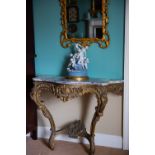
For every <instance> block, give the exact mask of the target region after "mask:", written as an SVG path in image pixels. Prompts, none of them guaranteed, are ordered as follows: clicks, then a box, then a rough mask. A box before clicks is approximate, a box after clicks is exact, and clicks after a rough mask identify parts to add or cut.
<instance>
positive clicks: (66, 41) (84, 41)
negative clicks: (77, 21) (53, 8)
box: [60, 0, 110, 48]
mask: <svg viewBox="0 0 155 155" xmlns="http://www.w3.org/2000/svg"><path fill="white" fill-rule="evenodd" d="M66 1H67V0H60V5H61V24H62V32H61V35H60V43H61V45H62V47H64V48H67V47H69V46H71V45H72V43H79V44H81V45H82V46H84V47H85V46H90V44H92V43H97V44H98V45H99V47H101V48H107V47H108V45H109V43H110V37H109V33H108V31H107V24H108V15H107V12H108V4H107V3H108V0H101V1H102V38H101V39H100V38H68V36H67V32H68V30H67V10H66V5H67V2H66Z"/></svg>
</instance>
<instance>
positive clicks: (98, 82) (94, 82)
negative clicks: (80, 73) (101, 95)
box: [33, 75, 124, 85]
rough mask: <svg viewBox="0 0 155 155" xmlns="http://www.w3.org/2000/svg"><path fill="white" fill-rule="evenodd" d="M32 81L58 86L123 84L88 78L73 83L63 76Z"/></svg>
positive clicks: (35, 78)
mask: <svg viewBox="0 0 155 155" xmlns="http://www.w3.org/2000/svg"><path fill="white" fill-rule="evenodd" d="M33 81H40V82H52V83H58V84H91V85H107V84H115V83H123V82H124V81H123V80H117V79H116V80H110V79H105V78H89V79H88V80H86V81H74V80H70V79H67V78H65V77H63V76H48V75H46V76H45V75H44V76H37V77H34V78H33Z"/></svg>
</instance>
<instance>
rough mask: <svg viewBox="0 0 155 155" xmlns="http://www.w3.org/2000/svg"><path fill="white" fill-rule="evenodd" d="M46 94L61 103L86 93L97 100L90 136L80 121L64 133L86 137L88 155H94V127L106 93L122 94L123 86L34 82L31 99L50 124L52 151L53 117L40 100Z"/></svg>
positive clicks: (54, 133)
mask: <svg viewBox="0 0 155 155" xmlns="http://www.w3.org/2000/svg"><path fill="white" fill-rule="evenodd" d="M45 91H46V92H47V93H46V94H48V95H49V96H50V95H52V94H53V95H55V96H56V97H57V98H59V99H60V100H62V101H64V102H65V101H68V100H70V99H73V98H76V97H79V96H83V95H85V94H87V93H91V94H95V95H96V99H97V106H96V108H95V113H94V115H93V118H92V122H91V126H90V134H88V133H87V131H86V129H85V127H84V125H83V124H82V122H81V121H75V122H74V123H72V124H71V125H69V126H67V128H66V131H67V133H68V134H69V136H70V137H77V136H83V137H86V138H87V139H88V141H89V143H90V154H91V155H94V152H95V144H94V136H95V126H96V123H97V122H98V121H99V119H100V117H101V116H102V115H103V111H104V108H105V106H106V103H107V100H108V99H107V93H108V92H112V93H115V94H118V95H121V94H122V93H123V84H120V83H117V84H108V85H104V86H102V85H90V84H88V85H87V84H84V85H80V84H75V85H71V84H57V83H52V82H35V85H34V88H33V90H32V93H31V97H32V99H33V100H34V101H35V103H36V104H37V105H38V107H39V109H41V111H42V113H43V115H44V116H45V117H46V118H47V119H48V120H49V122H50V124H51V130H52V133H51V136H50V139H49V144H50V147H51V149H54V138H55V135H56V132H57V131H56V127H55V123H54V120H53V117H52V115H51V113H50V112H49V110H48V109H47V107H46V106H45V104H44V102H43V100H42V99H41V96H42V93H43V92H45Z"/></svg>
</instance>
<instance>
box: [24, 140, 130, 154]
mask: <svg viewBox="0 0 155 155" xmlns="http://www.w3.org/2000/svg"><path fill="white" fill-rule="evenodd" d="M26 155H88V145H82V144H77V143H71V142H64V141H56V143H55V149H54V150H53V151H52V150H50V148H49V146H48V142H47V140H44V139H39V140H32V139H31V138H27V139H26ZM95 155H129V151H123V150H121V149H114V148H108V147H101V146H96V151H95Z"/></svg>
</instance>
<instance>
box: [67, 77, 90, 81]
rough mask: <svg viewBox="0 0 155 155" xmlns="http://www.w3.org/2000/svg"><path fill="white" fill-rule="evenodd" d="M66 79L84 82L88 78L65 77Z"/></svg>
mask: <svg viewBox="0 0 155 155" xmlns="http://www.w3.org/2000/svg"><path fill="white" fill-rule="evenodd" d="M66 78H67V79H70V80H74V81H86V80H88V79H89V77H88V76H66Z"/></svg>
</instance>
